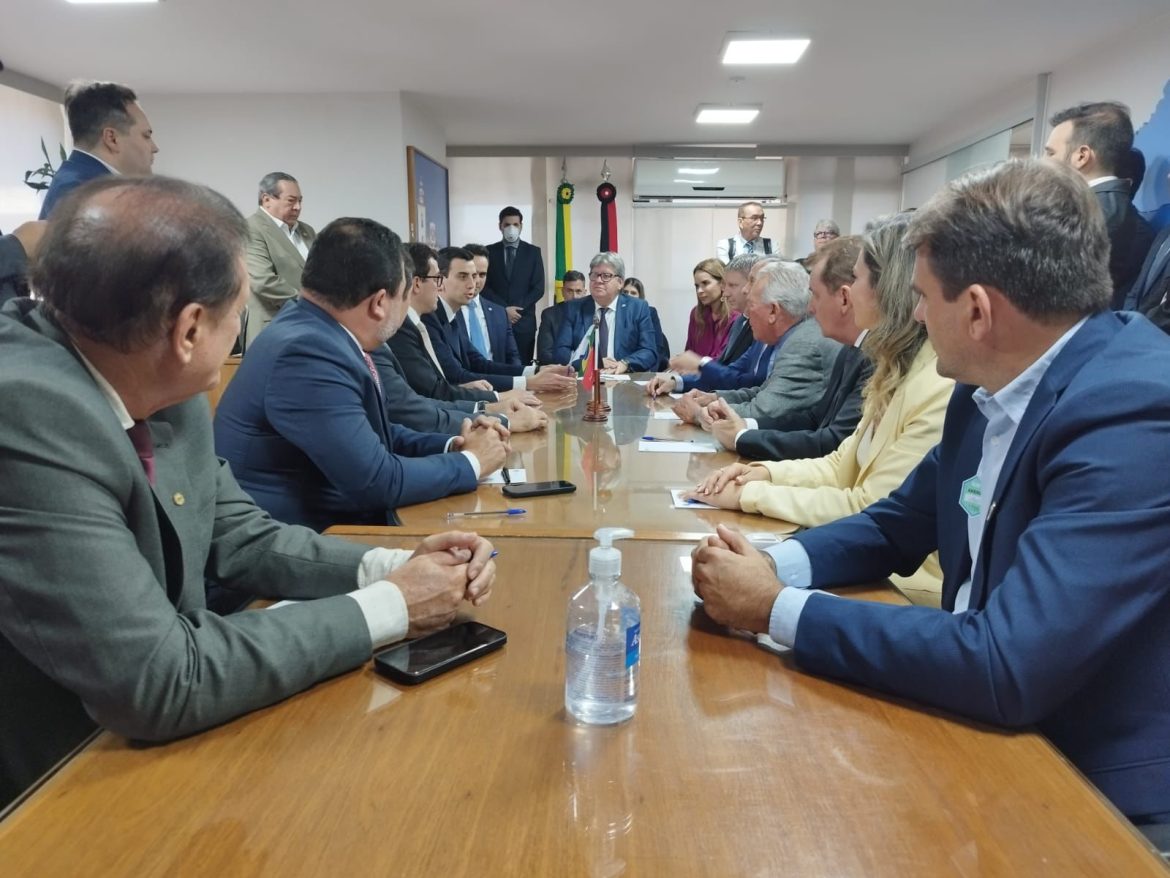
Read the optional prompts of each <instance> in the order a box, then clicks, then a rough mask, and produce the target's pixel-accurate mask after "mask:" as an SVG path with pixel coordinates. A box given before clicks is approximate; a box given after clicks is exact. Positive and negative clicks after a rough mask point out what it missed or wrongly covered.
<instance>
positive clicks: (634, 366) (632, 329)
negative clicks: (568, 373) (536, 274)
mask: <svg viewBox="0 0 1170 878" xmlns="http://www.w3.org/2000/svg"><path fill="white" fill-rule="evenodd" d="M625 276H626V263H625V261H624V260H623V259H622V258H621V257H620V256H618V254H616V253H598V254H597V255H596V256H594V257H593V259H591V260H590V261H589V295H588V296H583V297H582V298H580V299H574V300H573V301H571V302H565V303H564V305H563V307H564V309H565V317H564V320H563V322H562V323H561V325H560V328H559V329H558V330H557V340H556V346H555V347H554V349H553V362H555V363H569V364H571V365H572V366H574V367H575V368H578V369H579V364H580V362H581V358H582V357H583V356H584V355H585V353H586V351H587V350H588V349H589V339H590V335H591V331H592V328H593V318H594V315H597V316H598V317H599V318H600V319H599V321H598V331H597V336H596V338H595V339H594V341H595V343H596V345H597V349H598V352H599V354H600V356H601V363H602V371H603V372H608V373H610V374H613V375H621V374H623V373H625V372H649V371H650V370H652V369H654V368H655V367H656V366H657V365H658V338H657V335H656V334H655V332H654V324H653V322H652V321H651V319H650V306H649V305H647V304H646V303H645V302H644V301H643V300H642V299H637V298H635V297H633V296H622V295H619V293H620V292H621V289H622V282H623V281H624V280H625Z"/></svg>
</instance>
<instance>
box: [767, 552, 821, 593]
mask: <svg viewBox="0 0 1170 878" xmlns="http://www.w3.org/2000/svg"><path fill="white" fill-rule="evenodd" d="M763 551H764V552H766V553H767V554H768V555H769V556H771V558H772V563H773V564H775V565H776V578H777V579H779V580H780V581H781V582H783V583H784V584H785V585H787V586H789V587H790V588H796V589H805V588H811V587H812V562H811V561H810V560H809V558H808V552H806V551H805V550H804V546H802V545H801V544H800V543H798V542H797V541H796V540H784V541H783V542H780V543H776V544H775V545H771V546H766V547H765V548H764V550H763Z"/></svg>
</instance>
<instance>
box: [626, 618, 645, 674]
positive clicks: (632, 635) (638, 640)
mask: <svg viewBox="0 0 1170 878" xmlns="http://www.w3.org/2000/svg"><path fill="white" fill-rule="evenodd" d="M641 654H642V623H641V622H640V621H638V622H634V624H633V625H630V626H629V627H628V628H626V667H627V668H632V667H633V666H634V665H636V664H637V663H638V658H639V657H640V656H641Z"/></svg>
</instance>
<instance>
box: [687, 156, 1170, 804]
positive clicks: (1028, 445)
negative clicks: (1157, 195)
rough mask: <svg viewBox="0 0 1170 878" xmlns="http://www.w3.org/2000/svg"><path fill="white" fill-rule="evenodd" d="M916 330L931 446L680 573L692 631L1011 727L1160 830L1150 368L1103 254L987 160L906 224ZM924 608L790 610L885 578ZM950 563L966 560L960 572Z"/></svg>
mask: <svg viewBox="0 0 1170 878" xmlns="http://www.w3.org/2000/svg"><path fill="white" fill-rule="evenodd" d="M907 243H908V244H909V245H910V246H913V247H915V249H916V251H917V256H918V258H917V262H916V265H915V272H914V285H915V289H916V290H917V291H918V293H919V296H920V297H921V298H920V301H919V305H918V311H917V316H918V318H919V319H920V320H923V321H924V322H925V323H926V327H927V331H928V333H929V334H930V340H931V343H932V344H933V345H934V348H935V350H936V351H937V352H938V370H939V372H940V373H941V374H943V375H947V376H951V377H953V378H955V379H956V381H959V382H963V383H962V384H959V385H958V386H957V387H956V388H955V394H954V397H953V398H952V401H951V404H950V407H949V409H948V411H947V415H946V422H945V425H944V428H943V435H942V440H941V442H940V443H939V445H938V446H936V447H935V449H934V450H932V451H931V452H930V453H929V454H928V455H927V456H926V458H925V459H924V460H923V461H922V463H921V464H920V465H919V466H918V467H917V468H916V469H915V470H914V471H913V472H911V474H910V475H909V477H908V478H907V479H906V482H905V483H904V484H903V485H902V487H901V488H899V489H898V490H897V491H896V492H894V493H893V494H892V495H891V496H890V497H888V498H887V499H885V500H882V501H879V502H878V503H875V504H874V505H872V506H870V507H869V508H868V509H866V510H864V511H863V512H861V513H860V514H858V515H853V516H850V517H848V518H844V519H841V520H839V521H837V522H834V523H832V524H828V525H824V526H822V527H818V528H814V529H812V530H809V531H805V532H804V533H802V534H798V535H797V536H795V537H793V538H792V539H790V540H788V541H786V542H785V543H783V544H780V545H779V546H778V547H776V548H774V549H770V550H769V552H768V555H770V557H768V556H766V555H764V554H761V553H759V552H756V551H754V550H752V549H751V548H750V547H749V546H748V545H747V544H746V541H744V540H743V539H742V535H741V534H738V533H736V532H734V531H731V530H729V529H727V528H721V529H720V530H719V532H718V535H717V537H715V538H709V539H708V540H706V541H704V543H703V545H702V546H701V547H700V548H699V549H697V550H696V552H695V555H694V559H693V570H694V573H693V578H694V584H695V590H696V593H697V594H698V595H699V596H700V597H702V598H703V600H704V605H705V608H706V611H707V613H708V614H709V615H710V616H711V617H712V618H714V619H716V620H718V621H719V622H721V623H726V624H729V625H732V626H735V627H739V628H748V629H750V630H753V631H768V632H769V633H770V634H771V636H772V638H773V639H775V640H777V641H778V642H780V643H781V644H785V645H787V646H790V647H792V648H793V655H794V657H795V661H796V663H797V664H798V665H799V666H800V667H802V668H804V669H806V670H809V671H811V672H813V673H818V674H824V675H826V676H831V677H835V678H838V679H841V680H844V681H848V682H852V683H856V684H861V685H866V686H871V687H873V688H875V689H879V690H882V691H885V692H889V693H892V694H894V695H897V696H900V697H906V698H911V699H914V700H917V701H920V702H923V703H925V704H929V705H933V706H935V707H940V708H943V709H945V710H950V711H954V712H955V713H959V714H962V715H964V716H967V717H971V718H973V719H975V720H978V721H981V722H989V723H995V724H998V725H1004V726H1010V727H1018V726H1027V725H1031V724H1035V725H1036V726H1038V728H1039V729H1040V730H1041V731H1042V732H1043V733H1044V734H1046V735H1047V736H1048V737H1049V738H1050V739H1051V740H1052V742H1053V743H1054V744H1055V745H1056V746H1057V747H1059V748H1060V749H1061V751H1062V752H1063V753H1064V754H1065V755H1066V756H1067V757H1068V758H1069V760H1070V761H1071V762H1072V763H1073V764H1074V765H1075V766H1076V767H1077V768H1078V769H1080V771H1082V772H1083V773H1084V774H1085V776H1086V777H1088V779H1089V780H1090V781H1092V782H1093V783H1094V784H1096V785H1097V786H1098V787H1099V788H1100V789H1101V791H1102V792H1103V793H1104V794H1105V795H1106V796H1107V797H1108V798H1109V799H1110V800H1111V801H1112V802H1113V803H1114V804H1115V805H1116V806H1117V807H1118V809H1120V810H1121V811H1122V812H1123V813H1124V814H1126V815H1127V816H1129V817H1130V818H1131V819H1133V820H1134V821H1135V822H1137V823H1167V822H1170V686H1167V680H1168V679H1170V572H1168V570H1167V564H1166V534H1167V533H1168V532H1170V470H1167V469H1166V468H1165V467H1159V466H1142V465H1135V461H1153V460H1158V459H1160V458H1161V457H1162V456H1164V454H1165V450H1166V447H1167V442H1168V441H1170V377H1168V376H1170V345H1167V344H1166V340H1165V338H1164V336H1162V334H1161V333H1159V332H1158V331H1157V330H1156V329H1155V328H1154V327H1153V326H1151V325H1150V324H1149V323H1148V322H1147V321H1146V320H1144V319H1142V318H1140V317H1138V316H1136V315H1133V314H1128V313H1121V314H1115V313H1112V312H1110V311H1109V310H1107V309H1108V308H1109V304H1110V292H1111V284H1110V277H1109V269H1108V265H1109V238H1108V235H1107V233H1106V228H1105V223H1104V219H1103V217H1102V214H1101V211H1100V210H1099V209H1098V207H1097V205H1096V203H1095V198H1094V195H1093V193H1092V192H1091V190H1090V189H1089V188H1088V187H1087V186H1086V185H1085V183H1084V181H1083V180H1081V179H1079V178H1077V177H1076V176H1074V175H1073V174H1071V173H1070V172H1069V171H1068V170H1067V169H1064V168H1059V167H1054V166H1051V165H1048V164H1046V163H1044V162H1041V161H1028V162H1021V161H1011V162H1007V163H1005V164H1002V165H999V166H997V167H995V168H993V169H991V170H988V171H983V172H977V173H975V174H971V175H968V176H966V177H963V178H961V179H959V180H957V181H954V182H952V183H951V184H949V185H948V186H947V187H946V188H945V189H944V190H943V191H942V192H940V193H939V194H938V195H936V196H935V197H934V198H932V199H931V200H930V201H929V202H928V203H927V204H926V205H925V206H924V207H923V208H921V209H920V210H919V211H918V212H917V214H916V215H915V218H914V221H913V223H912V224H911V226H910V230H909V232H908V234H907ZM935 549H937V550H938V552H939V558H940V561H941V563H942V568H943V572H944V581H943V594H942V609H940V610H936V609H931V608H927V607H907V606H892V605H886V604H876V603H869V602H864V601H854V600H845V599H841V598H837V597H833V596H831V595H827V594H824V593H822V592H819V591H815V590H810V588H809V586H812V587H814V588H821V587H831V586H834V585H843V584H845V583H851V582H871V581H873V580H875V579H880V578H881V577H883V576H885V575H887V574H889V573H894V572H897V573H903V574H909V573H910V572H912V571H913V570H915V569H917V567H918V565H919V564H920V563H921V562H922V561H923V559H925V558H926V556H927V555H928V554H929V553H930V552H932V551H934V550H935ZM973 559H974V560H973Z"/></svg>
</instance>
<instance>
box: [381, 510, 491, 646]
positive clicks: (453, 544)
mask: <svg viewBox="0 0 1170 878" xmlns="http://www.w3.org/2000/svg"><path fill="white" fill-rule="evenodd" d="M384 578H386V579H389V580H390V581H391V582H393V583H394V584H395V585H396V586H398V590H399V591H400V592H401V593H402V597H403V600H405V601H406V609H407V613H408V615H409V618H410V626H409V629H408V630H407V634H406V636H407V637H421V636H423V635H424V634H430V633H431V632H433V631H438V630H440V629H442V628H446V627H447V626H448V625H450V624H451V623H452V622H453V621H454V620H455V614H456V612H457V611H458V609H459V604H460V603H462V602H463V601H468V602H469V603H471V605H472V606H475V607H479V606H482V605H483V603H484V602H485V601H487V599H488V598H489V597H491V592H492V586H493V585H494V584H495V581H496V562H495V561H493V560H492V544H491V543H489V542H488V541H487V540H485V539H483V538H482V537H480V536H479V535H478V534H474V533H464V532H462V531H448V532H446V533H441V534H434V535H432V536H429V537H426V538H425V539H424V540H423V541H422V542H420V543H419V544H418V546H417V548H415V550H414V554H413V555H411V556H410V560H409V561H407V562H406V563H405V564H403V565H402V566H401V567H398V568H397V569H395V570H392V571H389V572H388V573H387V574H386V575H385V577H384Z"/></svg>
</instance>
